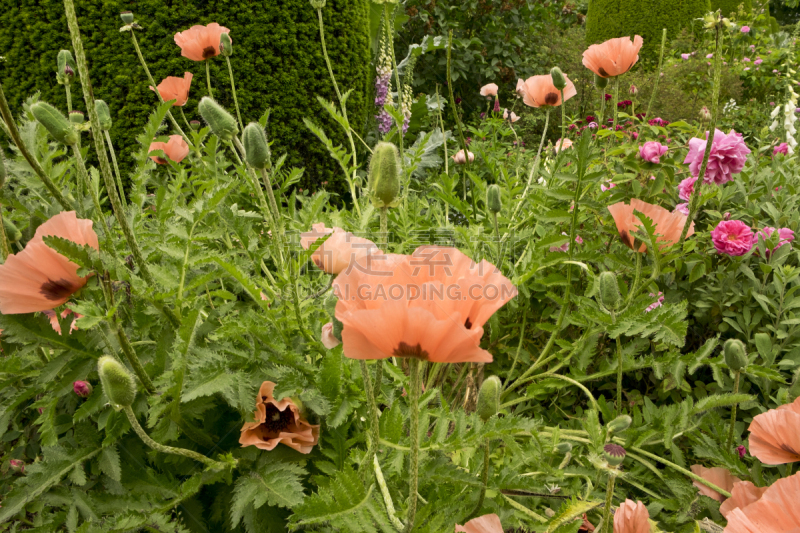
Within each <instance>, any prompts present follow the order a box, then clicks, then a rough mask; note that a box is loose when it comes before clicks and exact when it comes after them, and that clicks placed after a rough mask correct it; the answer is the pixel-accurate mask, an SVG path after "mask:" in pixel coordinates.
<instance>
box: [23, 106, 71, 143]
mask: <svg viewBox="0 0 800 533" xmlns="http://www.w3.org/2000/svg"><path fill="white" fill-rule="evenodd" d="M31 113H33V117H34V118H35V119H36V120H37V122H39V124H41V125H42V126H44V128H45V129H46V130H47V132H48V133H49V134H50V135H51V136H52V137H53V138H54V139H55V140H56V141H58V142H60V143H62V144H66V145H67V146H72V145H73V144H75V143H77V142H78V138H79V137H78V132H77V131H75V128H74V127H73V126H72V124H70V121H69V120H67V117H65V116H64V115H62V114H61V112H60V111H59V110H58V109H56V108H55V107H53V106H51V105H50V104H48V103H47V102H36V103H35V104H33V105H32V106H31Z"/></svg>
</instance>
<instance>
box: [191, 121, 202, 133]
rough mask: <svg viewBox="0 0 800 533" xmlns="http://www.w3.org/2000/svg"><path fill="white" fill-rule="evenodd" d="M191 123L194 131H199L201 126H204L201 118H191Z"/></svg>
mask: <svg viewBox="0 0 800 533" xmlns="http://www.w3.org/2000/svg"><path fill="white" fill-rule="evenodd" d="M189 125H190V126H191V127H192V129H193V130H194V131H197V130H199V129H200V126H202V124H201V123H200V121H199V120H190V121H189Z"/></svg>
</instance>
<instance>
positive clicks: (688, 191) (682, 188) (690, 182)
mask: <svg viewBox="0 0 800 533" xmlns="http://www.w3.org/2000/svg"><path fill="white" fill-rule="evenodd" d="M696 181H697V178H686V179H685V180H683V181H681V182H680V183H679V184H678V198H680V199H681V200H685V201H687V202H688V201H689V199H690V198H691V196H692V194H694V184H695V182H696Z"/></svg>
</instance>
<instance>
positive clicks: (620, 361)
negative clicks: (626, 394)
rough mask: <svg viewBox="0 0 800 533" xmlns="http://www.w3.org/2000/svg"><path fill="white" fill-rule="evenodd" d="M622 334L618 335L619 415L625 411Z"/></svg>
mask: <svg viewBox="0 0 800 533" xmlns="http://www.w3.org/2000/svg"><path fill="white" fill-rule="evenodd" d="M621 337H622V335H619V336H618V337H617V416H619V415H621V414H622V413H623V412H624V411H623V409H622V361H623V357H622V340H621Z"/></svg>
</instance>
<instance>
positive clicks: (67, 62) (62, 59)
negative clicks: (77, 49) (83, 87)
mask: <svg viewBox="0 0 800 533" xmlns="http://www.w3.org/2000/svg"><path fill="white" fill-rule="evenodd" d="M56 63H57V64H58V71H56V80H57V81H58V83H60V84H61V85H69V83H70V81H72V78H74V77H75V71H76V70H77V69H78V67H76V66H75V59H73V57H72V52H70V51H69V50H61V51H59V52H58V56H56Z"/></svg>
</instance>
